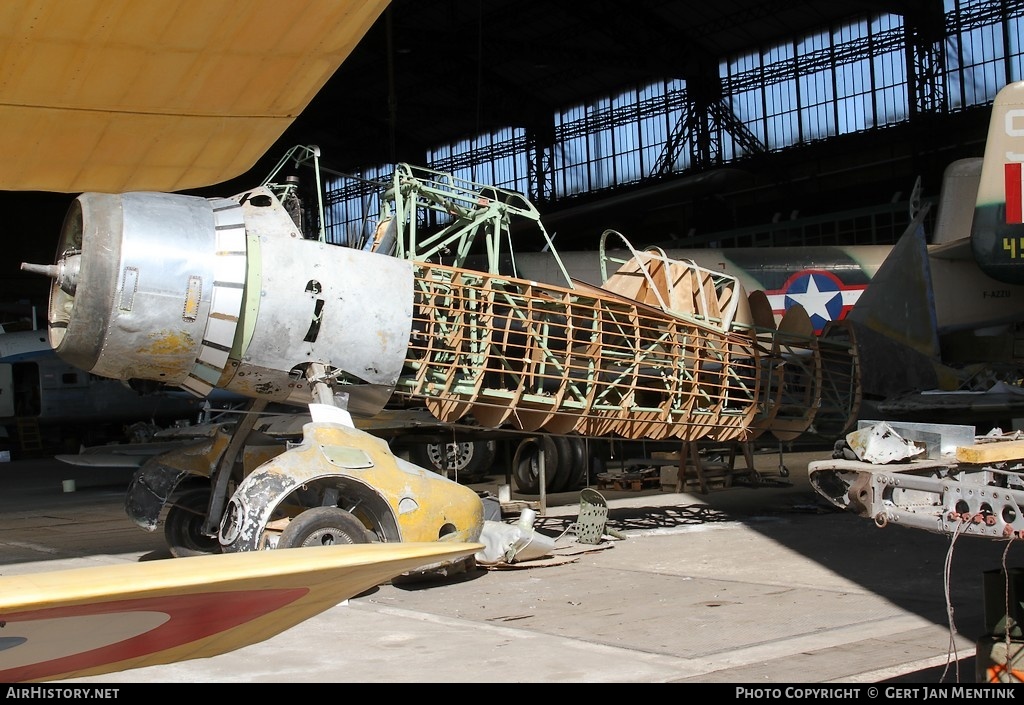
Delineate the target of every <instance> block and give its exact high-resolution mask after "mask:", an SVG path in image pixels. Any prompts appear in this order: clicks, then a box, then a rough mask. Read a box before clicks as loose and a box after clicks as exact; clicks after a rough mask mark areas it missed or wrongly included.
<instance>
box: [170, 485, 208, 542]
mask: <svg viewBox="0 0 1024 705" xmlns="http://www.w3.org/2000/svg"><path fill="white" fill-rule="evenodd" d="M209 505H210V488H209V487H198V488H195V489H191V490H188V491H186V492H183V493H182V494H181V495H180V496H179V497H178V498H177V499H175V500H174V503H173V504H171V506H170V509H168V510H167V518H166V519H164V541H166V543H167V548H168V549H169V550H170V552H171V555H172V556H174V557H175V558H186V557H188V556H202V555H206V554H210V553H220V552H221V545H220V541H218V540H217V537H216V536H205V535H204V534H203V533H202V532H201V530H202V528H203V520H204V519H205V518H206V511H207V509H208V508H209Z"/></svg>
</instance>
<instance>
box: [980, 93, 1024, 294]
mask: <svg viewBox="0 0 1024 705" xmlns="http://www.w3.org/2000/svg"><path fill="white" fill-rule="evenodd" d="M1022 162H1024V81H1022V82H1017V83H1011V84H1009V85H1007V86H1005V87H1004V88H1003V89H1002V90H1000V91H999V93H998V94H997V95H996V100H995V104H994V105H993V106H992V117H991V120H990V122H989V128H988V142H987V143H986V145H985V162H984V165H983V166H982V171H981V183H980V185H979V187H978V202H977V205H976V206H975V209H974V222H973V224H972V226H971V251H972V252H973V254H974V259H975V261H976V262H977V263H978V267H979V268H980V269H981V270H982V271H983V272H985V274H987V275H988V276H990V277H992V278H993V279H995V280H997V281H1000V282H1004V283H1007V284H1024V185H1022V184H1024V180H1022V171H1024V169H1022Z"/></svg>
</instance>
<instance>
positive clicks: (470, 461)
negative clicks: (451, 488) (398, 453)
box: [409, 441, 497, 482]
mask: <svg viewBox="0 0 1024 705" xmlns="http://www.w3.org/2000/svg"><path fill="white" fill-rule="evenodd" d="M496 455H497V443H495V442H494V441H459V442H456V443H451V442H448V443H420V444H416V445H414V446H412V447H411V448H410V449H409V460H411V461H412V462H413V463H415V464H416V465H419V466H420V467H424V468H426V469H427V470H431V471H433V472H436V473H437V474H438V475H443V476H445V477H449V478H450V479H452V480H458V481H459V482H472V481H474V480H478V479H480V478H482V477H484V476H486V475H487V473H488V472H489V471H490V469H491V467H492V466H493V465H494V458H495V456H496Z"/></svg>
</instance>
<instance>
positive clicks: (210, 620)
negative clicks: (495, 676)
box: [0, 541, 483, 683]
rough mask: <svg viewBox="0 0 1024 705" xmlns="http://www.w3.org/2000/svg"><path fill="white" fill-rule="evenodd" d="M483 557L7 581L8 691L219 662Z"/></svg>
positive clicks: (333, 555)
mask: <svg viewBox="0 0 1024 705" xmlns="http://www.w3.org/2000/svg"><path fill="white" fill-rule="evenodd" d="M482 548H483V544H478V543H445V542H443V541H436V542H432V543H405V542H403V543H367V544H339V545H335V546H313V547H309V548H289V549H281V550H277V551H249V552H245V553H224V554H211V555H205V556H192V557H188V558H175V559H168V560H158V561H147V562H144V563H124V564H118V565H112V566H90V567H87V568H76V569H69V570H58V571H53V572H46V573H30V574H25V575H5V576H0V683H19V682H30V681H41V680H60V679H64V678H72V677H79V676H89V675H99V674H103V673H110V672H112V671H123V670H127V669H131V668H140V667H142V666H152V665H156V664H164V663H174V662H176V661H184V660H188V659H195V658H207V657H209V656H216V655H218V654H223V653H226V652H228V651H233V650H235V649H239V648H242V647H243V646H247V645H249V644H255V643H257V642H260V641H263V640H264V639H269V638H270V637H272V636H275V635H276V634H280V633H281V632H283V631H285V630H286V629H289V628H291V627H292V626H294V625H296V624H298V623H299V622H302V621H304V620H306V619H309V618H310V617H312V616H314V615H317V614H319V613H321V612H323V611H324V610H327V609H330V608H331V607H334V606H335V605H337V604H338V603H339V602H342V601H344V600H347V599H349V598H351V597H355V596H356V595H358V594H360V593H362V592H365V591H366V590H369V589H370V588H372V587H374V586H376V585H380V584H381V583H383V582H385V581H387V580H390V579H392V578H394V577H395V576H397V575H400V574H402V573H405V572H407V571H412V570H418V569H420V568H423V567H425V566H428V565H434V564H437V563H439V562H445V561H452V560H454V559H457V558H460V557H464V556H469V555H471V554H473V553H474V552H476V551H479V550H480V549H482Z"/></svg>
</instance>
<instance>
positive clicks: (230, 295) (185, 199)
mask: <svg viewBox="0 0 1024 705" xmlns="http://www.w3.org/2000/svg"><path fill="white" fill-rule="evenodd" d="M23 268H24V269H29V270H33V271H38V272H42V273H45V274H48V275H49V276H51V277H52V278H53V284H52V286H51V291H50V303H49V310H48V319H49V335H50V343H51V345H52V346H53V347H54V349H55V350H56V351H57V353H58V354H59V355H60V356H61V357H62V358H64V359H65V360H67V361H68V362H70V363H71V364H73V365H75V366H76V367H80V368H82V369H84V370H88V371H90V372H93V373H95V374H97V375H101V376H104V377H113V378H117V379H124V380H139V379H142V380H152V381H156V382H162V383H164V384H167V385H171V386H179V387H182V388H184V389H187V390H189V391H191V392H192V393H194V394H196V395H198V396H206V395H208V394H209V393H210V392H211V391H212V390H213V389H215V388H220V389H224V390H227V391H230V392H235V393H237V394H241V395H243V396H246V397H250V398H259V399H263V400H266V401H274V402H287V403H294V404H306V403H308V402H309V401H310V400H311V398H312V397H311V394H310V391H309V384H308V383H307V381H306V379H304V376H303V375H304V371H305V369H306V368H307V367H308V366H309V365H310V364H311V363H320V364H322V365H323V366H324V367H325V368H326V371H327V374H329V375H330V376H331V377H333V378H334V380H336V385H335V389H336V390H344V393H346V394H347V395H348V401H347V407H348V408H349V410H350V411H352V412H353V413H357V414H365V415H372V414H375V413H377V412H378V411H379V410H380V409H381V408H382V407H383V406H384V404H385V403H386V402H387V400H388V398H389V397H390V396H391V393H392V391H393V389H394V385H395V383H396V382H397V380H398V376H399V373H400V372H401V369H402V364H403V361H404V359H405V352H406V348H407V346H408V341H409V335H410V329H411V321H412V305H413V304H412V302H413V294H412V291H413V270H412V266H411V264H410V263H409V262H407V261H405V260H400V259H397V258H394V257H390V256H387V255H381V254H376V253H370V252H362V251H359V250H353V249H350V248H345V247H339V246H335V245H330V244H326V243H323V242H318V241H314V240H306V239H303V237H302V235H301V234H300V232H299V230H298V229H297V228H296V226H295V224H294V222H293V221H292V219H291V217H290V216H289V215H288V213H287V211H286V210H285V209H284V207H283V206H282V205H281V203H280V202H279V201H278V199H277V198H276V197H275V196H274V194H273V193H272V192H270V191H269V190H267V189H264V188H259V189H254V190H252V191H248V192H246V193H244V194H241V195H239V196H236V197H234V198H230V199H206V198H200V197H195V196H185V195H180V194H167V193H149V192H136V193H126V194H118V195H113V194H102V193H85V194H82V195H81V196H79V197H78V198H77V199H76V200H75V201H74V203H73V204H72V206H71V209H70V210H69V212H68V215H67V217H66V219H65V222H64V227H63V230H62V234H61V242H60V245H59V248H58V252H57V257H56V264H53V265H48V266H45V267H43V266H37V265H23Z"/></svg>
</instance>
